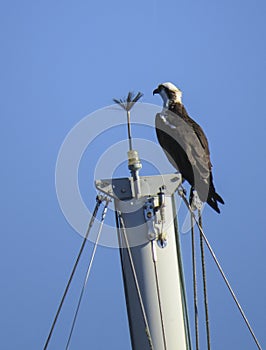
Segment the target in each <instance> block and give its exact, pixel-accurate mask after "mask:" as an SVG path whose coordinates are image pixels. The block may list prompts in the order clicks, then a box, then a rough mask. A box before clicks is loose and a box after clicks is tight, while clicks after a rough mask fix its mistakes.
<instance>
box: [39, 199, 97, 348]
mask: <svg viewBox="0 0 266 350" xmlns="http://www.w3.org/2000/svg"><path fill="white" fill-rule="evenodd" d="M102 200H103V199H102V196H98V195H97V197H96V205H95V208H94V211H93V214H92V217H91V220H90V223H89V226H88V229H87V232H86V235H85V237H84V240H83V243H82V245H81V248H80V251H79V254H78V256H77V259H76V262H75V264H74V267H73V269H72V272H71V274H70V277H69V280H68V283H67V286H66V288H65V291H64V294H63V296H62V299H61V301H60V304H59V307H58V309H57V312H56V315H55V318H54V321H53V323H52V326H51V329H50V332H49V335H48V337H47V339H46V342H45V345H44V348H43V349H44V350H46V349H47V347H48V345H49V342H50V340H51V337H52V334H53V331H54V328H55V325H56V322H57V319H58V316H59V314H60V312H61V309H62V306H63V304H64V301H65V298H66V295H67V293H68V290H69V287H70V284H71V282H72V279H73V277H74V274H75V271H76V268H77V266H78V263H79V260H80V257H81V254H82V252H83V250H84V247H85V244H86V241H87V238H88V236H89V233H90V230H91V228H92V225H93V223H94V220H95V218H96V215H97V212H98V209H99V206H100V204H101V203H102Z"/></svg>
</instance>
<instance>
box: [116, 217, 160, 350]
mask: <svg viewBox="0 0 266 350" xmlns="http://www.w3.org/2000/svg"><path fill="white" fill-rule="evenodd" d="M117 215H118V223H119V227H120V229H121V231H122V233H123V238H124V241H125V243H126V249H127V251H128V257H129V261H130V266H131V270H132V274H133V277H134V282H135V286H136V289H137V294H138V299H139V303H140V308H141V312H142V316H143V320H144V323H145V332H146V335H147V339H148V342H149V346H150V349H151V350H154V346H153V343H152V337H151V332H150V327H149V323H148V319H147V315H146V311H145V307H144V303H143V300H142V296H141V291H140V287H139V282H138V278H137V273H136V270H135V266H134V261H133V257H132V253H131V249H130V246H129V242H128V239H127V235H126V228H125V223H124V219H123V217H122V215H121V213H120V212H117Z"/></svg>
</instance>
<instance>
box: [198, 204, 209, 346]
mask: <svg viewBox="0 0 266 350" xmlns="http://www.w3.org/2000/svg"><path fill="white" fill-rule="evenodd" d="M198 215H199V225H200V227H201V229H202V216H201V211H200V210H198ZM200 250H201V267H202V280H203V293H204V307H205V326H206V335H207V345H208V350H211V336H210V321H209V306H208V294H207V278H206V265H205V253H204V241H203V237H202V235H201V234H200Z"/></svg>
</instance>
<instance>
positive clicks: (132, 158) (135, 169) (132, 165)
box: [113, 91, 143, 197]
mask: <svg viewBox="0 0 266 350" xmlns="http://www.w3.org/2000/svg"><path fill="white" fill-rule="evenodd" d="M142 96H143V93H142V92H138V93H137V94H136V96H134V93H133V92H131V91H130V92H129V93H128V95H127V97H126V98H125V99H119V100H117V99H115V98H114V99H113V101H114V102H115V103H117V104H118V105H119V106H120V107H121V108H123V109H124V110H125V111H126V113H127V132H128V146H129V151H128V152H127V155H128V169H129V170H130V172H131V176H132V178H133V181H134V184H135V186H134V187H135V197H139V195H140V184H139V170H140V169H141V168H142V164H141V161H140V159H139V155H138V151H136V150H134V149H133V146H132V136H131V121H130V111H131V109H132V107H133V106H134V105H135V103H136V102H137V101H138V100H139V99H140V98H141V97H142Z"/></svg>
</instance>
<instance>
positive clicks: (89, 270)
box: [66, 199, 110, 350]
mask: <svg viewBox="0 0 266 350" xmlns="http://www.w3.org/2000/svg"><path fill="white" fill-rule="evenodd" d="M109 203H110V199H106V203H105V206H104V208H103V211H102V218H101V223H100V227H99V230H98V234H97V237H96V241H95V243H94V248H93V251H92V255H91V259H90V262H89V266H88V269H87V273H86V277H85V280H84V284H83V287H82V290H81V293H80V296H79V300H78V304H77V308H76V312H75V315H74V318H73V322H72V326H71V330H70V333H69V337H68V341H67V345H66V350H68V349H69V345H70V341H71V338H72V334H73V330H74V327H75V324H76V320H77V316H78V312H79V308H80V304H81V300H82V297H83V294H84V291H85V289H86V285H87V282H88V279H89V275H90V272H91V267H92V263H93V260H94V256H95V253H96V249H97V246H98V243H99V240H100V236H101V232H102V228H103V224H104V219H105V216H106V213H107V209H108V205H109Z"/></svg>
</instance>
